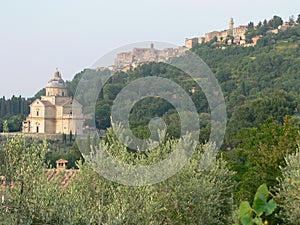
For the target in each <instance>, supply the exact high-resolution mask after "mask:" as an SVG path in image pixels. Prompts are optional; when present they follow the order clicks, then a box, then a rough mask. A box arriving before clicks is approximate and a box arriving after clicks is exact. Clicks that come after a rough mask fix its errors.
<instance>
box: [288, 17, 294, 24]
mask: <svg viewBox="0 0 300 225" xmlns="http://www.w3.org/2000/svg"><path fill="white" fill-rule="evenodd" d="M289 23H290V25H292V24H294V23H295V16H294V15H291V16H290V17H289Z"/></svg>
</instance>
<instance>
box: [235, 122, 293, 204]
mask: <svg viewBox="0 0 300 225" xmlns="http://www.w3.org/2000/svg"><path fill="white" fill-rule="evenodd" d="M239 138H240V140H241V141H242V142H241V143H240V144H239V146H238V150H237V152H236V155H235V158H234V159H232V160H233V161H235V160H236V162H235V163H234V164H233V168H234V169H235V170H236V171H237V174H236V179H237V181H239V182H240V185H239V186H238V191H237V193H236V196H237V197H238V198H239V199H246V200H248V201H249V200H250V199H251V197H252V196H253V195H254V194H255V191H256V189H257V187H258V185H259V184H261V183H266V184H267V185H268V187H270V188H271V191H273V192H274V187H275V186H276V185H277V184H278V180H277V178H278V177H280V176H281V171H280V168H279V166H285V160H284V157H285V156H286V155H287V154H289V153H291V152H294V151H295V150H294V149H295V148H296V146H297V138H298V132H297V129H296V128H294V127H293V126H292V124H291V118H290V117H285V120H284V124H283V125H280V124H278V123H276V122H274V121H273V120H272V119H268V120H266V121H265V123H264V124H262V125H260V126H258V127H257V128H251V129H245V130H243V131H241V132H240V133H239Z"/></svg>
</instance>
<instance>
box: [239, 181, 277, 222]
mask: <svg viewBox="0 0 300 225" xmlns="http://www.w3.org/2000/svg"><path fill="white" fill-rule="evenodd" d="M270 195H272V194H271V193H270V192H269V190H268V187H267V185H266V184H262V185H260V186H259V187H258V189H257V191H256V194H255V196H254V200H253V204H252V207H251V206H250V203H249V202H248V201H243V202H242V203H241V204H240V207H239V214H238V219H239V221H240V222H241V224H242V225H252V224H253V225H254V224H257V225H262V224H268V222H267V221H265V222H264V223H263V218H262V216H263V215H265V216H269V215H271V214H272V213H273V212H274V210H275V209H276V207H277V204H276V202H275V201H274V199H273V198H272V199H270V200H269V198H270ZM235 225H238V224H235Z"/></svg>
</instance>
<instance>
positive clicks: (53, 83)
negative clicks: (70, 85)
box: [46, 70, 66, 88]
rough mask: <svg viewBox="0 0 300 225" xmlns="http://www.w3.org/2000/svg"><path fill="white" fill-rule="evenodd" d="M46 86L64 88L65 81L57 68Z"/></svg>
mask: <svg viewBox="0 0 300 225" xmlns="http://www.w3.org/2000/svg"><path fill="white" fill-rule="evenodd" d="M46 87H48V88H49V87H56V88H66V83H65V81H64V80H63V79H62V78H61V75H60V72H59V71H58V70H56V71H55V73H54V76H53V78H52V79H51V80H49V81H48V84H47V86H46Z"/></svg>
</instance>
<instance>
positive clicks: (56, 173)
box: [46, 169, 77, 187]
mask: <svg viewBox="0 0 300 225" xmlns="http://www.w3.org/2000/svg"><path fill="white" fill-rule="evenodd" d="M76 172H77V170H57V169H48V170H47V171H46V176H47V179H48V180H49V181H54V180H56V179H60V180H59V181H60V183H61V185H62V187H67V186H68V185H69V184H70V181H71V179H72V178H74V177H75V175H76Z"/></svg>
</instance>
